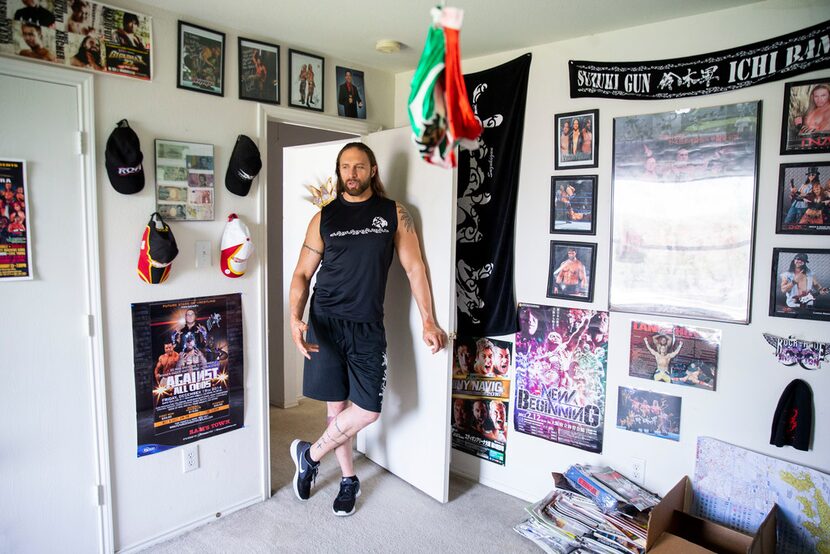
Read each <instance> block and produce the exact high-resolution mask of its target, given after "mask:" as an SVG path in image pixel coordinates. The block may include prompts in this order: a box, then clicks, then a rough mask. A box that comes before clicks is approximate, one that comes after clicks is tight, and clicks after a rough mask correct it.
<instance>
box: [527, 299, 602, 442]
mask: <svg viewBox="0 0 830 554" xmlns="http://www.w3.org/2000/svg"><path fill="white" fill-rule="evenodd" d="M607 367H608V312H599V311H596V310H580V309H576V308H554V307H552V306H536V305H533V304H520V305H519V332H518V333H516V396H515V402H514V405H513V413H514V420H513V421H514V427H515V428H516V430H517V431H519V432H521V433H527V434H528V435H533V436H536V437H541V438H543V439H546V440H549V441H552V442H558V443H560V444H566V445H568V446H573V447H576V448H581V449H582V450H587V451H588V452H602V437H603V421H604V418H605V374H606V371H607Z"/></svg>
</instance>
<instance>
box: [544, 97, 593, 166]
mask: <svg viewBox="0 0 830 554" xmlns="http://www.w3.org/2000/svg"><path fill="white" fill-rule="evenodd" d="M553 144H554V147H553V160H554V163H553V166H554V169H555V170H559V169H576V168H580V167H597V165H598V159H597V152H598V151H599V110H585V111H581V112H570V113H561V114H556V115H554V116H553Z"/></svg>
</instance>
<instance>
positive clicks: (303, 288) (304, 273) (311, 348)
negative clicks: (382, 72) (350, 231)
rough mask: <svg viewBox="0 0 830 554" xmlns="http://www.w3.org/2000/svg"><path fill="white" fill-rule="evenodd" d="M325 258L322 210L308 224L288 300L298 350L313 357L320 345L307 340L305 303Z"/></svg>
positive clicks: (292, 331)
mask: <svg viewBox="0 0 830 554" xmlns="http://www.w3.org/2000/svg"><path fill="white" fill-rule="evenodd" d="M322 259H323V238H322V237H321V236H320V212H317V214H315V216H314V217H313V218H311V222H310V223H309V224H308V230H307V231H306V234H305V241H304V242H303V246H302V248H301V249H300V259H299V260H297V268H296V269H295V270H294V276H293V277H292V278H291V288H290V289H289V292H288V302H289V306H290V308H291V338H292V339H293V340H294V344H295V345H297V350H299V351H300V353H301V354H302V355H303V356H305V357H306V358H309V359H311V354H310V353H311V352H318V351H319V350H320V347H319V346H318V345H316V344H309V343H307V342H306V341H305V332H306V331H307V330H308V325H307V324H306V322H305V321H303V312H304V311H305V304H306V302H307V301H308V285H309V283H310V282H311V277H312V276H313V275H314V272H315V271H317V268H318V267H319V266H320V261H321V260H322Z"/></svg>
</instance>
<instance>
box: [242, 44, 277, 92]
mask: <svg viewBox="0 0 830 554" xmlns="http://www.w3.org/2000/svg"><path fill="white" fill-rule="evenodd" d="M238 51H239V99H240V100H253V101H254V102H262V103H263V104H279V103H280V47H279V46H278V45H276V44H269V43H267V42H260V41H258V40H251V39H247V38H242V37H239V49H238Z"/></svg>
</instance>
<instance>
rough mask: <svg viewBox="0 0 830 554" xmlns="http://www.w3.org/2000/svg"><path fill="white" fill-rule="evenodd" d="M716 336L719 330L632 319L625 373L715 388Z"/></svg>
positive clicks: (719, 333) (698, 386)
mask: <svg viewBox="0 0 830 554" xmlns="http://www.w3.org/2000/svg"><path fill="white" fill-rule="evenodd" d="M720 338H721V332H720V330H719V329H705V328H703V327H686V326H683V325H672V324H671V323H653V322H646V321H632V322H631V358H630V362H629V367H628V374H629V375H631V376H632V377H641V378H643V379H653V380H654V381H664V382H666V383H674V384H677V385H687V386H690V387H697V388H699V389H704V390H715V385H716V382H717V376H718V351H719V350H720Z"/></svg>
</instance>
